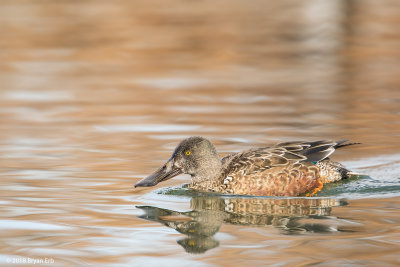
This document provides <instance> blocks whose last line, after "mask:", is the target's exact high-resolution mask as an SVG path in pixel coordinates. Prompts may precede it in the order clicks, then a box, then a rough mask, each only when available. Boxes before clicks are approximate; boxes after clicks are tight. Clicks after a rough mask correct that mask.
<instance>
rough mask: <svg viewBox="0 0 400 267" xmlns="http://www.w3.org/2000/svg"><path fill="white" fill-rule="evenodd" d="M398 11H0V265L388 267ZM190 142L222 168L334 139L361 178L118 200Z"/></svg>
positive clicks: (88, 6) (395, 192) (220, 6)
mask: <svg viewBox="0 0 400 267" xmlns="http://www.w3.org/2000/svg"><path fill="white" fill-rule="evenodd" d="M399 10H400V7H399V6H398V2H397V1H391V0H385V1H377V0H368V1H316V0H307V1H292V0H284V1H277V2H276V3H272V2H271V1H268V2H266V1H225V0H224V1H217V2H215V1H208V0H206V1H181V0H168V1H162V2H160V1H125V0H118V1H112V2H111V1H95V2H94V1H47V0H45V1H24V0H18V1H8V0H4V1H2V4H1V8H0V29H1V33H2V38H0V59H1V60H0V204H1V206H0V229H1V230H2V231H1V234H0V235H1V238H0V264H2V265H10V264H8V263H10V262H8V261H9V260H10V259H11V260H15V261H16V262H19V263H21V260H23V259H28V258H31V259H45V258H50V259H52V260H54V263H53V264H56V266H71V265H72V266H82V265H96V266H110V265H111V266H160V264H162V265H163V266H188V265H191V266H227V265H228V266H237V265H248V264H252V265H257V266H268V265H272V266H294V265H316V266H318V265H322V266H338V265H346V266H348V265H351V266H398V265H399V264H400V261H399V257H398V254H399V251H400V246H399V242H400V231H399V229H400V228H399V225H400V216H399V206H400V152H399V151H400V149H399V148H400V142H399V137H400V136H399V133H400V125H399V123H400V90H399V88H400V76H399V75H398V73H399V71H398V70H399V62H400V50H399V49H398V47H400V33H399V31H398V25H399V24H400V11H399ZM191 135H202V136H205V137H207V138H210V139H211V140H212V141H213V143H214V144H215V145H216V147H217V149H218V151H219V153H220V155H221V156H224V155H226V154H227V153H231V152H237V151H240V150H243V149H247V148H251V147H255V146H265V145H269V144H273V143H276V142H284V141H290V140H317V139H334V140H335V139H337V140H340V139H350V140H352V141H355V142H361V143H362V144H361V145H358V146H352V147H348V148H343V149H341V150H339V151H337V152H336V153H335V155H334V157H333V158H334V159H335V160H337V161H340V162H342V163H343V164H344V165H346V166H347V167H348V168H349V169H351V170H353V171H355V172H358V173H360V174H362V176H359V177H354V178H353V179H350V180H348V181H344V182H341V183H338V184H334V185H327V186H325V187H324V189H323V191H322V192H321V193H320V194H319V195H318V196H317V197H315V198H271V197H256V198H254V197H245V196H221V195H204V194H198V193H196V192H191V191H189V190H186V189H184V188H182V186H181V185H182V184H184V183H185V182H187V181H188V180H187V178H188V177H186V176H179V177H176V178H175V179H172V180H169V181H167V182H165V183H163V184H160V185H159V186H157V187H156V188H138V189H134V188H133V185H134V184H135V183H136V182H137V181H139V180H140V179H142V178H143V177H145V176H146V175H148V174H150V173H151V172H152V171H154V170H155V169H156V168H157V167H158V166H159V165H160V164H162V163H163V162H164V161H165V160H166V159H168V158H169V156H170V154H171V152H172V150H173V148H174V147H175V146H176V144H177V143H178V142H179V141H180V140H181V139H183V138H185V137H187V136H191ZM12 263H13V262H11V264H12ZM25 265H26V264H25Z"/></svg>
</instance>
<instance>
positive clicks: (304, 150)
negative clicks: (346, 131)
mask: <svg viewBox="0 0 400 267" xmlns="http://www.w3.org/2000/svg"><path fill="white" fill-rule="evenodd" d="M347 142H348V140H339V141H331V140H319V141H314V142H303V141H295V142H285V143H280V144H277V145H275V146H273V147H274V148H278V149H279V148H282V149H284V150H285V151H290V152H292V153H295V154H297V155H301V156H304V157H306V159H304V161H308V162H318V161H321V160H324V159H326V158H327V157H329V156H330V155H331V154H332V153H333V152H335V150H336V149H338V148H341V147H344V146H350V145H355V144H359V143H347Z"/></svg>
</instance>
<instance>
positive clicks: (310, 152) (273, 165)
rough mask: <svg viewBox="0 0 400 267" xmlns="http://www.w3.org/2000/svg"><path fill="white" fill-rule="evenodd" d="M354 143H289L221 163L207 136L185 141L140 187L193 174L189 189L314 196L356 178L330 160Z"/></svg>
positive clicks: (232, 157) (244, 153)
mask: <svg viewBox="0 0 400 267" xmlns="http://www.w3.org/2000/svg"><path fill="white" fill-rule="evenodd" d="M347 141H348V140H340V141H328V140H323V141H315V142H286V143H280V144H277V145H273V146H267V147H262V148H253V149H249V150H246V151H243V152H239V153H233V154H229V155H227V156H226V157H224V158H222V159H220V158H219V156H218V153H217V151H216V149H215V147H214V145H213V144H212V143H211V142H210V141H209V140H207V139H205V138H203V137H198V136H193V137H189V138H187V139H185V140H183V141H182V142H181V143H180V144H179V145H178V146H177V147H176V149H175V151H174V152H173V154H172V156H171V158H170V159H169V160H168V161H167V162H166V163H165V164H164V165H163V166H162V167H161V168H159V169H158V170H157V171H155V172H154V173H153V174H152V175H150V176H148V177H147V178H145V179H143V180H141V181H139V182H138V183H137V184H136V185H135V187H140V186H154V185H156V184H158V183H160V182H162V181H166V180H168V179H171V178H173V177H175V176H177V175H179V174H182V173H185V174H189V175H191V183H190V184H189V185H188V187H189V188H192V189H197V190H203V191H211V192H218V193H222V194H235V195H253V196H299V195H302V194H306V196H312V195H314V194H315V193H317V192H318V191H320V190H321V189H322V187H323V185H324V184H326V183H331V182H336V181H339V180H342V179H345V178H348V177H349V175H351V172H350V171H349V170H348V169H346V168H345V167H344V166H343V165H342V164H340V163H337V162H334V161H331V160H330V159H329V158H328V157H329V156H330V155H331V154H332V153H333V152H334V151H335V149H338V148H341V147H344V146H349V145H353V144H356V143H347Z"/></svg>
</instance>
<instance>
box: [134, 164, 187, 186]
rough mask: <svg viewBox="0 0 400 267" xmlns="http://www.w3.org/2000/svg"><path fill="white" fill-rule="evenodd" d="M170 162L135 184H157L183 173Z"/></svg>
mask: <svg viewBox="0 0 400 267" xmlns="http://www.w3.org/2000/svg"><path fill="white" fill-rule="evenodd" d="M171 165H172V164H170V162H167V163H166V164H164V165H163V166H162V167H161V168H160V169H158V170H157V171H156V172H154V173H153V174H152V175H150V176H148V177H146V178H145V179H143V180H141V181H139V182H138V183H137V184H135V187H141V186H142V187H144V186H155V185H156V184H158V183H160V182H163V181H166V180H169V179H171V178H173V177H175V176H178V175H179V174H181V173H182V171H181V169H179V168H176V167H175V166H173V165H172V166H171Z"/></svg>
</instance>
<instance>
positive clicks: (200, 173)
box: [192, 156, 222, 184]
mask: <svg viewBox="0 0 400 267" xmlns="http://www.w3.org/2000/svg"><path fill="white" fill-rule="evenodd" d="M199 166H202V167H201V168H198V169H197V170H196V173H195V174H194V175H192V183H195V184H198V183H203V182H207V181H214V180H216V179H217V178H218V177H219V175H220V173H221V168H222V163H221V160H220V159H219V157H218V156H216V157H212V158H208V159H207V160H205V161H204V162H200V163H199Z"/></svg>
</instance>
